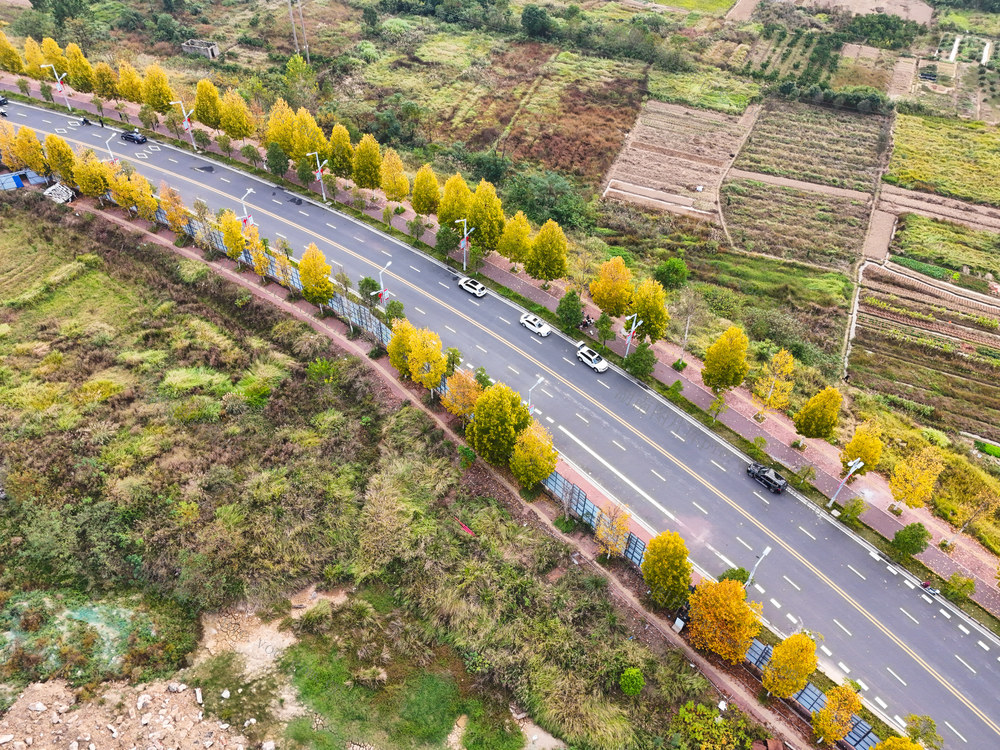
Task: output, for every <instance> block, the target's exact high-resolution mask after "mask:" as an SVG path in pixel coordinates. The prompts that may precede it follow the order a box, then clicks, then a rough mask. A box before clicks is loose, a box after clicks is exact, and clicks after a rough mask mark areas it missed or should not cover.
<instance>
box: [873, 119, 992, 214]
mask: <svg viewBox="0 0 1000 750" xmlns="http://www.w3.org/2000/svg"><path fill="white" fill-rule="evenodd" d="M893 139H894V142H895V148H894V150H893V153H892V158H891V159H890V161H889V171H888V173H887V174H886V175H885V180H886V182H891V183H892V184H894V185H899V186H900V187H905V188H911V189H913V190H923V191H925V192H928V193H938V194H940V195H947V196H951V197H953V198H959V199H961V200H967V201H972V202H973V203H984V204H987V205H990V206H1000V182H998V181H997V180H996V179H994V177H995V175H996V174H997V173H998V172H1000V133H998V131H997V128H995V127H991V126H989V125H985V124H983V123H981V122H962V121H955V120H945V119H942V118H939V117H917V116H912V115H904V114H900V115H898V116H897V117H896V128H895V132H894V135H893Z"/></svg>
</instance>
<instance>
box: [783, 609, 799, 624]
mask: <svg viewBox="0 0 1000 750" xmlns="http://www.w3.org/2000/svg"><path fill="white" fill-rule="evenodd" d="M785 617H787V618H788V619H789V620H790V621H791V623H792V624H793V625H798V624H799V621H798V620H796V619H795V615H793V614H792V613H791V612H785Z"/></svg>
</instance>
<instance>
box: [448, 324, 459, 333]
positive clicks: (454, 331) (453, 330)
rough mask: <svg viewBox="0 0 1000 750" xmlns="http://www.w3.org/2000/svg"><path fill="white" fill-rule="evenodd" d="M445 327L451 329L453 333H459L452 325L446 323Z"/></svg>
mask: <svg viewBox="0 0 1000 750" xmlns="http://www.w3.org/2000/svg"><path fill="white" fill-rule="evenodd" d="M445 328H447V329H448V330H449V331H451V332H452V333H458V331H456V330H455V329H454V328H452V327H451V326H448V325H446V326H445Z"/></svg>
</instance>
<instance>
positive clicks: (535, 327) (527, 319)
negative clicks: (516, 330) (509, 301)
mask: <svg viewBox="0 0 1000 750" xmlns="http://www.w3.org/2000/svg"><path fill="white" fill-rule="evenodd" d="M521 325H523V326H524V327H525V328H527V329H528V330H529V331H531V332H532V333H537V334H538V335H539V336H541V337H542V338H545V337H546V336H548V335H549V334H550V333H552V328H551V327H550V326H549V324H548V323H546V322H545V321H544V320H542V319H541V318H539V317H538V316H537V315H532V314H531V313H525V314H524V315H522V316H521Z"/></svg>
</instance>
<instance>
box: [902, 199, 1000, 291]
mask: <svg viewBox="0 0 1000 750" xmlns="http://www.w3.org/2000/svg"><path fill="white" fill-rule="evenodd" d="M889 251H890V252H891V253H892V254H893V259H894V260H896V261H897V262H904V261H910V262H912V261H916V264H912V265H910V264H909V263H907V265H910V267H911V268H914V269H915V270H917V271H920V272H921V273H925V274H927V275H930V276H933V277H935V278H939V279H945V278H947V279H949V280H952V281H955V282H957V283H961V281H962V277H963V276H967V275H971V276H972V279H969V280H968V281H967V283H965V284H963V286H970V287H971V288H974V289H975V290H976V291H979V292H985V293H989V291H990V285H989V282H988V281H987V280H986V279H985V278H982V277H984V276H985V275H986V274H992V275H993V278H1000V234H995V233H993V232H984V231H977V230H975V229H969V228H968V227H964V226H962V225H961V224H953V223H951V222H947V221H937V220H935V219H929V218H927V217H925V216H920V215H918V214H906V215H904V216H903V217H902V218H901V220H900V224H899V228H898V229H897V231H896V235H895V237H894V238H893V241H892V245H891V246H890V248H889ZM917 264H923V265H927V266H930V268H922V267H920V266H919V265H917ZM975 282H978V283H975Z"/></svg>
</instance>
